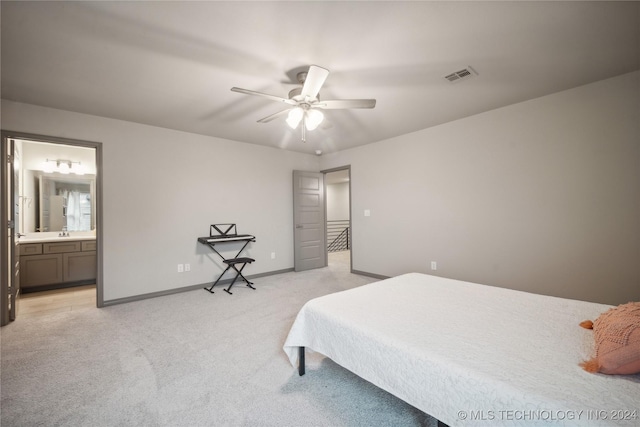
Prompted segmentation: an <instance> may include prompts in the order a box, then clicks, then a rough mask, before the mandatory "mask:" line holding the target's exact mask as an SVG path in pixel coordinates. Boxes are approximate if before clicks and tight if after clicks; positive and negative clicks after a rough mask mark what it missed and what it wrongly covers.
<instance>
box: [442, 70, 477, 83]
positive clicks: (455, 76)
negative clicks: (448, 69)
mask: <svg viewBox="0 0 640 427" xmlns="http://www.w3.org/2000/svg"><path fill="white" fill-rule="evenodd" d="M477 75H478V73H476V72H475V70H474V69H473V68H471V67H467V68H463V69H462V70H459V71H456V72H455V73H451V74H448V75H446V76H444V78H445V79H447V80H449V82H451V83H457V82H459V81H462V80H468V79H470V78H471V77H473V76H477Z"/></svg>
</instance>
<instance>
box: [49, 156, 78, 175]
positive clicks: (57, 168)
mask: <svg viewBox="0 0 640 427" xmlns="http://www.w3.org/2000/svg"><path fill="white" fill-rule="evenodd" d="M42 171H43V172H48V173H52V172H58V173H61V174H63V175H67V174H69V173H73V174H76V175H84V168H83V167H82V164H81V163H80V162H73V161H71V160H62V159H56V160H49V159H47V160H45V161H44V164H43V166H42Z"/></svg>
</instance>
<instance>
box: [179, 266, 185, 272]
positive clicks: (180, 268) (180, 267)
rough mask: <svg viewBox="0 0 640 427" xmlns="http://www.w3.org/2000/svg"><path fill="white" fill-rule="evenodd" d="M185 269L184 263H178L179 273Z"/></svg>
mask: <svg viewBox="0 0 640 427" xmlns="http://www.w3.org/2000/svg"><path fill="white" fill-rule="evenodd" d="M183 271H184V264H178V273H182V272H183Z"/></svg>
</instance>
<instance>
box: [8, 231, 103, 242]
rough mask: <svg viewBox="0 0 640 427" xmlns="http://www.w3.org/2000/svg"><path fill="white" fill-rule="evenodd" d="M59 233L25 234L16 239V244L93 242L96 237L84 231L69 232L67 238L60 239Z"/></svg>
mask: <svg viewBox="0 0 640 427" xmlns="http://www.w3.org/2000/svg"><path fill="white" fill-rule="evenodd" d="M58 234H59V232H45V233H27V234H26V235H25V236H22V237H20V238H19V239H18V244H27V243H49V242H64V241H67V240H95V239H96V235H95V234H94V233H93V232H86V231H76V232H74V231H70V232H69V234H70V235H69V236H65V237H61V236H59V235H58Z"/></svg>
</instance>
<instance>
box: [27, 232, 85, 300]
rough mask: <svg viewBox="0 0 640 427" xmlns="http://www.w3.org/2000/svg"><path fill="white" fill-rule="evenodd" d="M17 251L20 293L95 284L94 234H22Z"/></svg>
mask: <svg viewBox="0 0 640 427" xmlns="http://www.w3.org/2000/svg"><path fill="white" fill-rule="evenodd" d="M36 234H37V233H36ZM43 234H50V233H43ZM19 253H20V287H21V288H22V291H23V292H29V291H41V290H45V289H55V288H62V287H67V286H71V285H80V284H90V283H95V280H96V265H97V264H96V239H95V236H82V235H79V236H73V235H72V236H68V237H51V236H42V237H22V238H20V240H19Z"/></svg>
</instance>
